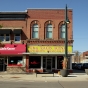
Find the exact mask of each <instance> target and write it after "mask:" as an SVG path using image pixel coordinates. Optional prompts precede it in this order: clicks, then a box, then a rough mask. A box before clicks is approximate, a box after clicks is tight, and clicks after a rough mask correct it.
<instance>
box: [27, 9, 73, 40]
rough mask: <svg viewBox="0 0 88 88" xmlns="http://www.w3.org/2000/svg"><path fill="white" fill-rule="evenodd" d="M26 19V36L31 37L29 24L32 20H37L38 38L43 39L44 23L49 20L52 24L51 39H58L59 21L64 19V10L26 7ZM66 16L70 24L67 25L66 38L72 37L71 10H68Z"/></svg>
mask: <svg viewBox="0 0 88 88" xmlns="http://www.w3.org/2000/svg"><path fill="white" fill-rule="evenodd" d="M28 15H29V17H28V20H27V36H28V38H29V39H31V32H30V24H31V22H32V21H34V20H38V21H39V23H40V28H39V37H40V38H39V39H41V40H44V24H45V22H46V21H48V20H51V21H52V22H53V24H54V31H53V39H54V40H58V38H59V35H60V34H59V23H60V22H61V21H64V19H65V10H63V9H62V10H59V9H58V10H44V9H41V10H40V9H39V10H38V9H37V10H35V9H34V10H33V9H28ZM68 17H69V20H70V22H71V23H70V24H69V25H68V39H71V38H72V30H73V29H72V24H73V23H72V21H73V19H72V10H68Z"/></svg>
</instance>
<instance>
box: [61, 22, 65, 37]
mask: <svg viewBox="0 0 88 88" xmlns="http://www.w3.org/2000/svg"><path fill="white" fill-rule="evenodd" d="M62 26H64V28H65V25H64V24H62V25H61V28H60V38H61V39H65V37H62V34H63V33H64V34H65V31H62V28H63V27H62Z"/></svg>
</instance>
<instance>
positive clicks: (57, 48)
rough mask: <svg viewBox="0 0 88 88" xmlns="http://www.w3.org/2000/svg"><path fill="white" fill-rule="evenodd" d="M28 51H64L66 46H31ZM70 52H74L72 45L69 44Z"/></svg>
mask: <svg viewBox="0 0 88 88" xmlns="http://www.w3.org/2000/svg"><path fill="white" fill-rule="evenodd" d="M28 52H30V53H37V52H41V53H46V52H53V53H64V52H65V47H64V46H29V47H28ZM68 53H72V46H68Z"/></svg>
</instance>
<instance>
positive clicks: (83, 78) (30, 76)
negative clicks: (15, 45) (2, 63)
mask: <svg viewBox="0 0 88 88" xmlns="http://www.w3.org/2000/svg"><path fill="white" fill-rule="evenodd" d="M0 79H1V80H2V79H16V80H18V79H20V80H24V81H25V80H29V81H88V75H68V77H61V76H60V75H58V74H54V77H53V75H52V74H38V75H37V77H36V74H0Z"/></svg>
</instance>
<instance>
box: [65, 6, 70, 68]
mask: <svg viewBox="0 0 88 88" xmlns="http://www.w3.org/2000/svg"><path fill="white" fill-rule="evenodd" d="M68 23H70V21H69V19H68V14H67V5H66V8H65V58H66V59H68V31H67V24H68ZM67 67H68V66H67Z"/></svg>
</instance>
